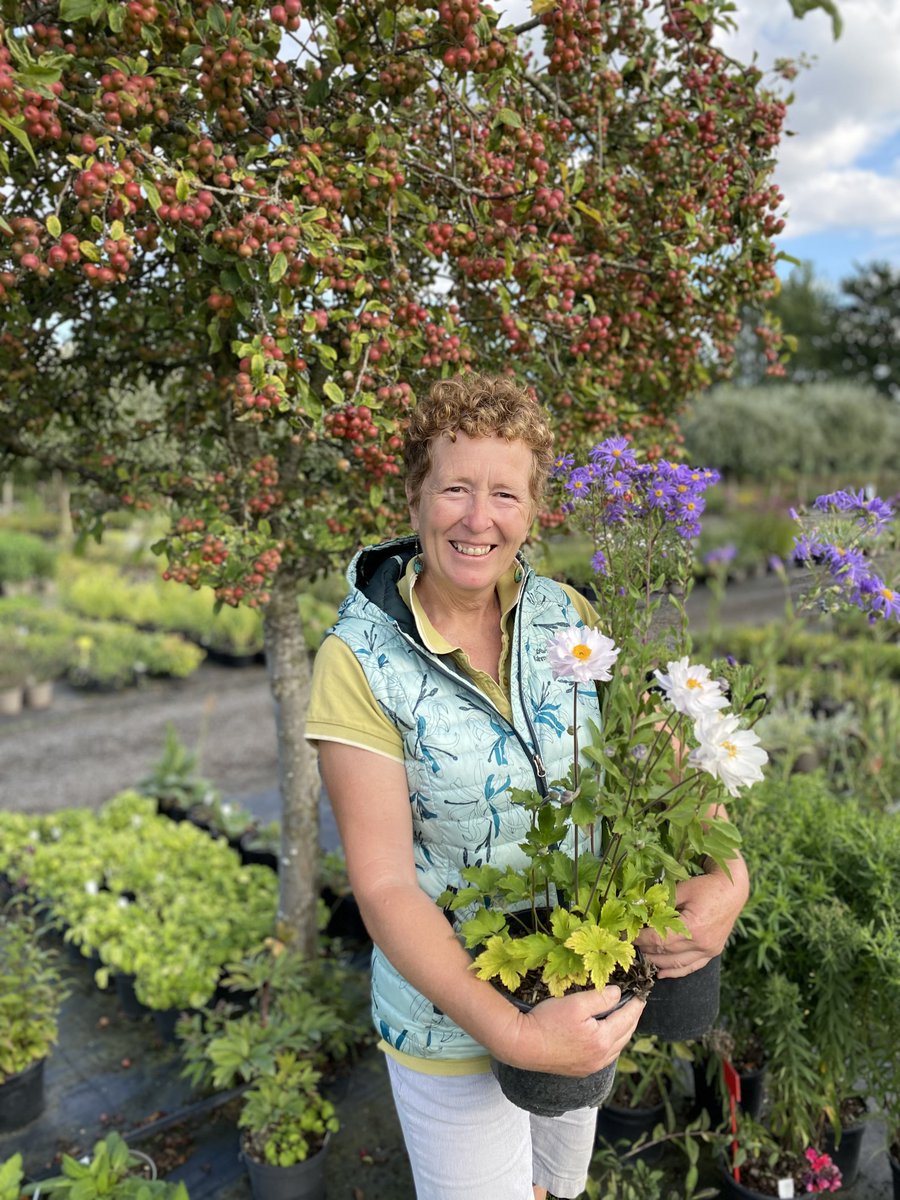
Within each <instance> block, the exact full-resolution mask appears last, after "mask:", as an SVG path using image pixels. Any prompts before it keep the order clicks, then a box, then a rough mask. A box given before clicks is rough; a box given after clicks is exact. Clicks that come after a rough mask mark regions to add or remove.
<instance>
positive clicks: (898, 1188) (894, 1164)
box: [888, 1154, 900, 1200]
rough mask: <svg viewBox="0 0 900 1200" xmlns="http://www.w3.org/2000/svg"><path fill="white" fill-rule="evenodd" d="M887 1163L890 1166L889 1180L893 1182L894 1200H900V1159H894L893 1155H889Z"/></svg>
mask: <svg viewBox="0 0 900 1200" xmlns="http://www.w3.org/2000/svg"><path fill="white" fill-rule="evenodd" d="M888 1162H889V1163H890V1166H891V1179H892V1180H893V1182H894V1200H900V1158H894V1156H893V1154H889V1155H888Z"/></svg>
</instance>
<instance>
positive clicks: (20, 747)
mask: <svg viewBox="0 0 900 1200" xmlns="http://www.w3.org/2000/svg"><path fill="white" fill-rule="evenodd" d="M169 721H171V722H172V723H173V724H174V726H175V728H176V730H177V732H178V735H179V737H180V738H181V740H182V741H183V742H184V744H185V745H186V746H187V747H188V748H189V749H190V750H193V751H198V750H199V753H200V770H201V773H202V774H203V775H204V776H205V777H206V778H207V779H210V780H211V781H212V782H213V783H215V784H216V786H217V787H219V788H220V789H221V791H222V792H223V794H224V795H225V796H235V797H238V796H244V795H247V794H252V793H255V792H260V791H263V790H266V789H271V788H273V787H275V786H276V785H277V778H278V775H277V757H276V747H275V721H274V717H273V712H272V698H271V695H270V693H269V684H268V679H267V677H266V670H265V667H264V666H257V665H254V666H250V667H242V668H241V669H239V670H237V669H232V668H229V667H221V666H215V665H213V664H207V663H204V664H203V666H202V667H201V668H200V669H199V670H198V671H197V672H196V673H195V674H194V675H192V676H191V677H190V678H189V679H185V680H178V681H173V682H169V681H166V682H164V681H152V682H150V683H148V684H147V685H146V686H145V687H143V688H140V689H129V690H127V691H123V692H117V693H113V694H97V693H86V692H79V691H76V690H74V689H72V688H69V687H67V686H65V685H61V686H60V685H58V686H57V688H56V692H55V696H54V701H53V705H52V707H51V708H49V709H47V710H46V711H44V712H32V713H28V712H25V713H23V714H22V715H21V716H18V717H0V808H5V809H17V810H21V811H25V812H35V813H46V812H53V811H55V810H56V809H58V808H62V807H69V806H73V805H77V806H82V805H84V806H88V807H95V806H97V805H99V804H102V803H103V802H104V801H105V800H108V799H109V797H110V796H112V795H114V794H115V793H116V792H118V791H121V790H122V789H123V788H127V787H133V786H135V785H136V784H137V783H138V782H139V781H140V779H141V778H142V777H143V776H144V775H145V774H146V773H147V771H148V770H149V769H150V767H151V766H152V764H153V763H154V762H155V761H156V759H158V758H159V755H160V753H161V752H162V749H163V745H164V741H165V735H166V725H167V723H168V722H169Z"/></svg>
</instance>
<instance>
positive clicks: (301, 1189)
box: [241, 1134, 331, 1200]
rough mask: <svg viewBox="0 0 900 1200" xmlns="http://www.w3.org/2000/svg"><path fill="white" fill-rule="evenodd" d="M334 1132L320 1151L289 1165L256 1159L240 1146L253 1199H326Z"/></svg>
mask: <svg viewBox="0 0 900 1200" xmlns="http://www.w3.org/2000/svg"><path fill="white" fill-rule="evenodd" d="M330 1141H331V1135H330V1134H326V1136H325V1141H324V1143H323V1144H322V1148H321V1150H318V1151H317V1152H316V1153H315V1154H311V1155H310V1156H309V1158H306V1159H304V1160H303V1162H299V1163H294V1164H293V1165H292V1166H290V1167H275V1166H272V1164H271V1163H263V1162H257V1161H256V1160H255V1159H253V1158H251V1157H250V1155H249V1154H248V1153H247V1152H246V1150H245V1149H244V1148H243V1146H242V1147H241V1158H242V1160H243V1163H244V1166H245V1167H246V1169H247V1175H248V1177H249V1179H250V1191H251V1192H252V1193H253V1200H325V1167H326V1165H327V1163H328V1147H329V1144H330Z"/></svg>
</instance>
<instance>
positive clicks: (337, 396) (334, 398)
mask: <svg viewBox="0 0 900 1200" xmlns="http://www.w3.org/2000/svg"><path fill="white" fill-rule="evenodd" d="M322 391H323V392H324V393H325V395H326V396H327V397H328V399H329V400H330V401H331V403H332V404H343V403H344V392H343V389H342V388H341V387H339V386H338V384H336V383H335V382H334V380H333V379H329V380H328V382H327V383H326V384H325V386H324V387H323V388H322Z"/></svg>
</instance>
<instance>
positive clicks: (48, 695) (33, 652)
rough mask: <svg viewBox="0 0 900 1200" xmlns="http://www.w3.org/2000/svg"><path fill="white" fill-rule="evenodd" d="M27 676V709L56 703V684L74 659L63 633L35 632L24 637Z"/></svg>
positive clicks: (43, 707)
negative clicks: (54, 691) (54, 694)
mask: <svg viewBox="0 0 900 1200" xmlns="http://www.w3.org/2000/svg"><path fill="white" fill-rule="evenodd" d="M25 653H26V657H27V659H28V676H27V678H26V680H25V689H24V700H25V705H26V707H28V708H33V709H45V708H49V707H50V705H51V704H52V703H53V687H54V684H55V683H56V681H57V680H58V679H60V678H61V677H62V676H63V675H64V674H65V672H66V669H67V667H68V665H69V661H70V658H71V650H70V646H69V639H68V638H66V637H65V636H64V635H52V634H32V635H31V636H29V637H27V638H26V639H25Z"/></svg>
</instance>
